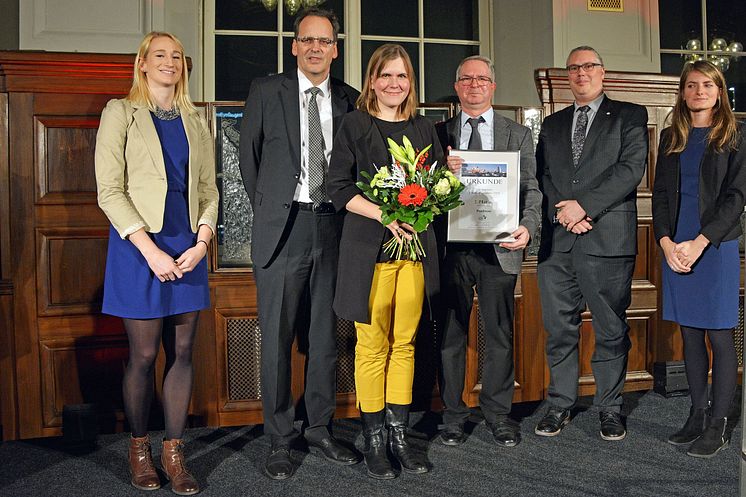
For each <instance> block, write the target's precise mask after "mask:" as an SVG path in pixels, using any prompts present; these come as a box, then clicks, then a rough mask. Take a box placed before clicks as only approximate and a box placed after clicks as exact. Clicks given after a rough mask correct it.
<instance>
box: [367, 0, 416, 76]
mask: <svg viewBox="0 0 746 497" xmlns="http://www.w3.org/2000/svg"><path fill="white" fill-rule="evenodd" d="M360 13H361V16H360V24H361V28H362V33H363V36H365V35H378V36H419V28H418V25H419V23H418V21H417V20H418V5H417V2H414V1H412V0H406V1H401V0H361V1H360ZM364 60H365V61H366V63H367V60H368V59H364Z"/></svg>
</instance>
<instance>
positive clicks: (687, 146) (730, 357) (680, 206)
mask: <svg viewBox="0 0 746 497" xmlns="http://www.w3.org/2000/svg"><path fill="white" fill-rule="evenodd" d="M725 89H726V87H725V79H724V78H723V75H722V73H721V72H720V70H719V69H718V68H717V67H715V66H714V65H713V64H711V63H709V62H707V61H698V62H694V63H692V64H688V65H687V66H686V67H685V68H684V71H683V72H682V74H681V79H680V82H679V95H678V98H677V100H676V105H675V106H674V109H673V111H672V114H671V116H672V117H671V127H669V128H666V129H664V130H663V133H662V134H661V142H660V147H659V150H658V161H657V164H656V169H655V184H654V188H653V228H654V231H655V237H656V240H657V241H658V243H659V244H660V246H661V249H662V250H663V255H664V256H665V261H664V263H663V319H665V320H668V321H674V322H676V323H678V324H679V325H680V327H681V335H682V338H683V342H684V360H685V364H686V375H687V380H688V382H689V393H690V395H691V400H692V406H691V409H690V412H689V418H688V419H687V421H686V423H685V424H684V426H683V428H681V430H679V431H678V432H676V433H674V434H673V435H671V436H670V437H669V439H668V441H669V442H670V443H671V444H674V445H684V444H691V445H690V446H689V448H688V451H687V454H689V455H690V456H694V457H712V456H714V455H715V454H716V453H717V452H718V451H719V450H720V449H722V448H723V447H725V446H726V445H727V444H728V438H729V436H728V434H727V433H726V425H727V418H726V417H727V415H728V412H729V410H730V408H731V404H732V402H733V397H734V394H735V390H736V377H737V368H738V360H737V357H736V349H735V344H734V340H733V328H734V327H735V326H736V325H737V324H738V298H739V284H740V260H739V254H738V237H739V235H740V234H741V225H740V217H741V213H742V212H743V208H744V201H745V199H746V144H745V143H744V134H743V131H742V129H741V126H740V125H739V124H738V123H737V122H736V120H735V117H734V116H733V112H732V111H731V109H730V105H729V102H728V97H727V94H726V90H725ZM705 335H706V336H707V337H708V338H709V340H710V344H711V347H712V358H713V359H712V406H711V411H710V412H709V413H708V412H707V409H708V407H710V406H709V400H708V391H707V376H708V372H709V370H710V361H709V356H708V353H707V346H706V344H705Z"/></svg>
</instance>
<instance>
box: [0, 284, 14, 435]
mask: <svg viewBox="0 0 746 497" xmlns="http://www.w3.org/2000/svg"><path fill="white" fill-rule="evenodd" d="M13 330H14V326H13V287H12V285H11V284H10V282H9V281H7V280H0V426H1V427H2V438H1V439H2V440H13V439H15V438H17V437H18V416H17V408H18V406H17V399H16V389H15V384H16V371H15V369H16V368H15V340H14V337H13Z"/></svg>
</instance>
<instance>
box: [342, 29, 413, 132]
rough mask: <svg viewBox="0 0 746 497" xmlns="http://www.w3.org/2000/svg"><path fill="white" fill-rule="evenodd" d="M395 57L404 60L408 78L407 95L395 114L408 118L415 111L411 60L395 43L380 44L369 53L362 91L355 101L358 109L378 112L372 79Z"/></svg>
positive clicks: (374, 113)
mask: <svg viewBox="0 0 746 497" xmlns="http://www.w3.org/2000/svg"><path fill="white" fill-rule="evenodd" d="M396 59H401V60H402V61H403V62H404V68H405V70H406V71H407V78H408V79H409V95H407V98H405V99H404V101H403V102H402V103H401V104H400V105H399V109H398V110H397V115H398V116H399V117H401V118H403V119H410V118H412V116H414V114H415V112H417V90H415V88H416V86H417V85H416V82H415V78H414V67H412V61H411V60H410V59H409V55H408V54H407V51H406V50H404V47H402V46H401V45H397V44H396V43H386V44H385V45H381V46H380V47H378V48H377V49H376V51H375V52H373V55H371V57H370V60H369V61H368V69H366V71H365V81H363V91H362V92H361V93H360V96H359V97H358V99H357V103H356V105H357V108H358V109H359V110H362V111H365V112H367V113H368V114H371V115H374V116H377V115H378V114H379V108H378V99H377V98H376V92H375V91H373V81H374V80H375V79H377V78H378V77H380V76H381V72H382V71H383V67H384V66H385V65H386V63H387V62H391V61H392V60H396Z"/></svg>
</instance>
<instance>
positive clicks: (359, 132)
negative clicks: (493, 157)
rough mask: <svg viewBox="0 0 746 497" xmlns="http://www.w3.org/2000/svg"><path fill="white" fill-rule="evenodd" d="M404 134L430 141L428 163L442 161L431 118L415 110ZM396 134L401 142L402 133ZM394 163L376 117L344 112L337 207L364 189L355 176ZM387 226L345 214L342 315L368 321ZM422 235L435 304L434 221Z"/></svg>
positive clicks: (332, 175)
mask: <svg viewBox="0 0 746 497" xmlns="http://www.w3.org/2000/svg"><path fill="white" fill-rule="evenodd" d="M401 135H406V136H407V138H409V140H410V141H411V142H412V145H413V146H414V147H415V148H417V149H423V148H424V147H426V146H428V145H430V144H432V145H433V146H432V148H431V149H430V155H429V157H428V159H427V161H426V163H428V164H432V163H433V162H434V161H438V164H442V163H443V151H442V149H441V148H440V143H439V142H438V137H437V135H436V133H435V127H434V126H433V124H432V123H431V122H430V121H429V120H428V119H427V118H425V117H422V116H420V115H416V116H415V117H414V118H412V119H411V120H410V121H409V123H408V125H407V126H406V128H405V129H404V130H403V131H402V132H401ZM393 138H394V140H395V141H397V142H398V143H401V137H400V136H398V137H393ZM390 163H391V155H390V154H389V152H388V145H387V143H386V140H385V138H384V137H383V136H382V135H381V132H380V131H379V129H378V127H377V126H376V124H375V123H374V121H373V118H372V117H371V116H370V115H369V114H367V113H365V112H361V111H355V112H351V113H349V114H347V115H345V116H344V119H343V120H342V126H341V129H340V131H339V133H338V134H337V136H336V138H335V139H334V148H332V159H331V161H330V164H329V176H328V178H327V191H328V193H329V196H330V197H331V199H332V202H333V203H334V207H335V208H336V209H337V210H342V209H344V208H345V206H346V205H347V203H348V202H349V201H350V200H351V199H352V198H353V197H354V196H355V195H358V194H361V193H362V192H361V191H360V189H359V188H358V187H357V186H355V183H356V182H357V181H360V180H363V178H362V177H361V176H360V172H361V171H367V172H368V173H369V174H370V175H371V176H373V175H374V174H375V167H376V166H377V167H381V166H385V165H388V164H390ZM386 231H387V228H386V227H385V226H383V225H382V224H381V223H380V222H378V221H375V220H373V219H370V218H367V217H365V216H360V215H358V214H355V213H352V212H347V213H346V214H345V221H344V227H343V228H342V238H341V240H340V246H339V263H338V266H337V269H338V270H337V289H336V291H335V294H334V311H335V312H336V313H337V315H338V316H339V317H341V318H343V319H348V320H350V321H357V322H360V323H370V315H369V313H368V301H369V298H370V289H371V285H372V283H373V271H374V269H375V264H376V260H377V258H378V253H379V250H380V248H381V244H382V243H383V240H384V236H385V234H386ZM420 239H421V240H422V243H423V246H424V248H425V253H426V257H425V258H424V259H423V261H422V262H423V269H424V273H425V293H426V295H427V296H428V302H429V303H430V305H431V308H432V306H433V300H434V299H435V297H436V296H437V293H438V290H439V286H440V280H439V277H438V247H437V244H436V240H435V236H434V235H433V232H432V225H431V226H430V227H429V228H428V229H427V231H426V232H424V233H420Z"/></svg>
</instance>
